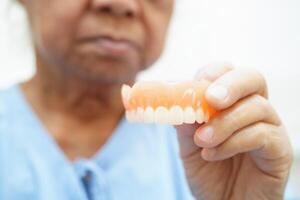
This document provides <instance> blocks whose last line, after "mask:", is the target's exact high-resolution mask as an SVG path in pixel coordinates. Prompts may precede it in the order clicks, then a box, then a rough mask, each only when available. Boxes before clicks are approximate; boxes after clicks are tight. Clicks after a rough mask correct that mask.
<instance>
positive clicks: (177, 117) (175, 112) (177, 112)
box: [169, 106, 183, 125]
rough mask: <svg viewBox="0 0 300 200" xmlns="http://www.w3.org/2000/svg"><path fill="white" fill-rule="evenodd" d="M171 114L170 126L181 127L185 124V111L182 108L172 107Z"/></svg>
mask: <svg viewBox="0 0 300 200" xmlns="http://www.w3.org/2000/svg"><path fill="white" fill-rule="evenodd" d="M169 114H170V124H173V125H180V124H182V123H183V109H182V108H181V107H180V106H172V107H171V109H170V111H169Z"/></svg>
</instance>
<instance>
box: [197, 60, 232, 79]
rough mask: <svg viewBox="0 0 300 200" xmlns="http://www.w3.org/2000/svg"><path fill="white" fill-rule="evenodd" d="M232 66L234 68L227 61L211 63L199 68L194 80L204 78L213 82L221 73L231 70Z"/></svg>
mask: <svg viewBox="0 0 300 200" xmlns="http://www.w3.org/2000/svg"><path fill="white" fill-rule="evenodd" d="M233 68H234V67H233V65H232V64H231V63H229V62H223V63H221V62H220V63H212V64H209V65H206V66H204V67H203V68H201V69H200V70H199V71H198V72H197V74H196V76H195V79H196V80H201V79H205V80H208V81H209V82H213V81H215V80H216V79H218V78H219V77H220V76H222V75H223V74H225V73H227V72H229V71H231V70H233Z"/></svg>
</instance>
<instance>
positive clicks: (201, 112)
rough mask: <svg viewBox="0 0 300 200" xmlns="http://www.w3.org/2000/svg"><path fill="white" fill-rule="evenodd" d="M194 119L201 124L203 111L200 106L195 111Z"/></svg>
mask: <svg viewBox="0 0 300 200" xmlns="http://www.w3.org/2000/svg"><path fill="white" fill-rule="evenodd" d="M196 121H197V122H198V123H199V124H202V123H203V121H204V113H203V110H202V108H198V109H197V111H196Z"/></svg>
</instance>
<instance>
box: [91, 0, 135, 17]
mask: <svg viewBox="0 0 300 200" xmlns="http://www.w3.org/2000/svg"><path fill="white" fill-rule="evenodd" d="M92 8H93V9H94V10H97V11H98V12H102V13H106V14H111V15H115V16H120V17H127V18H133V17H136V16H137V15H138V14H139V9H140V8H139V3H138V0H93V1H92Z"/></svg>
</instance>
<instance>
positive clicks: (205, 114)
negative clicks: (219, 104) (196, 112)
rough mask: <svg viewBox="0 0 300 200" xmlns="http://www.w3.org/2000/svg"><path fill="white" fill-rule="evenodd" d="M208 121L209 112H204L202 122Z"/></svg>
mask: <svg viewBox="0 0 300 200" xmlns="http://www.w3.org/2000/svg"><path fill="white" fill-rule="evenodd" d="M208 121H209V113H208V112H205V113H204V122H205V123H207V122H208Z"/></svg>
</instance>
